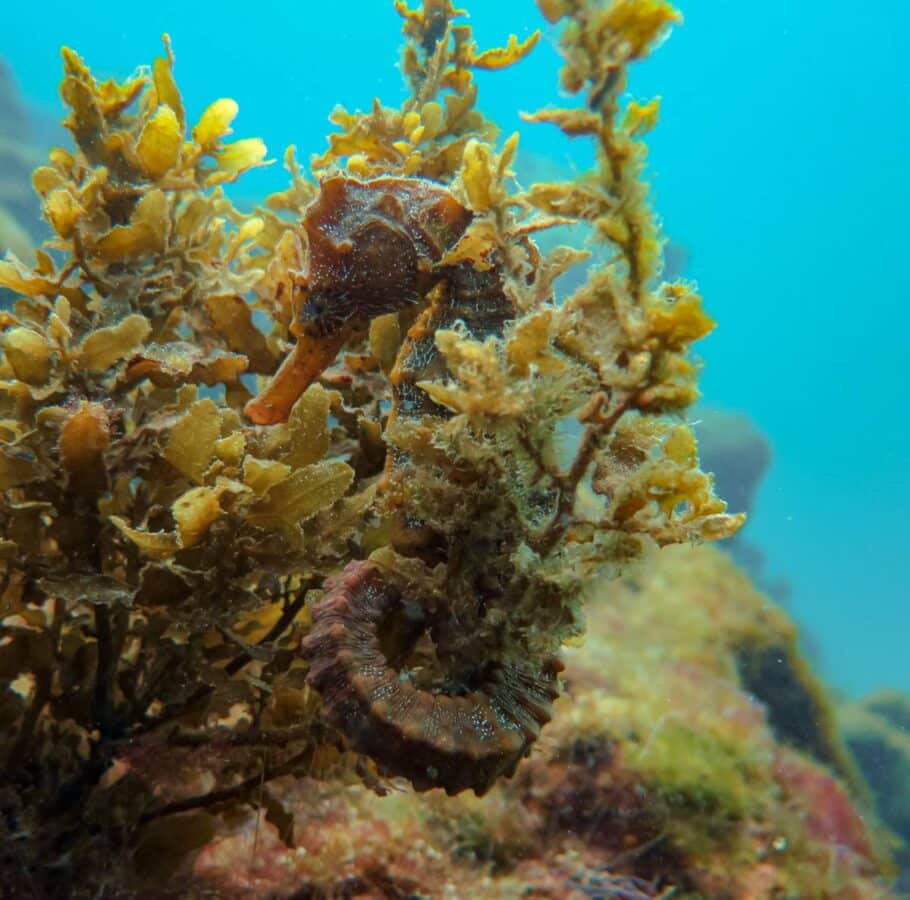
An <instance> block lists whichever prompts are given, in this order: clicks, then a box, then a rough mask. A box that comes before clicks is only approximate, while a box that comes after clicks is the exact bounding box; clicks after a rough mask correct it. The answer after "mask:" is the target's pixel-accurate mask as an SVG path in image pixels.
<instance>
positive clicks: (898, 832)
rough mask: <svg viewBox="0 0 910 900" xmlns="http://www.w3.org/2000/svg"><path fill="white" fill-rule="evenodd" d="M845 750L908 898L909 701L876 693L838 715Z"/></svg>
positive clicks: (892, 693)
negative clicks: (885, 831) (867, 792)
mask: <svg viewBox="0 0 910 900" xmlns="http://www.w3.org/2000/svg"><path fill="white" fill-rule="evenodd" d="M839 717H840V723H841V728H842V730H843V733H844V737H845V739H846V741H847V745H848V747H849V748H850V750H851V752H852V753H853V755H854V757H855V758H856V761H857V764H858V765H859V767H860V769H861V770H862V773H863V776H864V777H865V779H866V781H867V782H868V784H869V787H870V789H871V791H872V794H873V797H874V800H875V806H876V809H877V810H878V813H879V815H880V816H881V819H882V822H883V823H884V824H885V825H887V826H888V828H890V829H891V831H892V832H893V835H894V838H895V843H894V856H895V860H896V862H897V865H898V868H899V873H898V879H897V883H898V889H899V890H901V891H902V894H901V896H910V697H908V696H907V695H906V694H902V693H900V692H898V691H880V692H878V693H875V694H871V695H870V696H868V697H864V698H863V699H862V700H859V701H854V702H851V703H845V704H843V705H842V707H841V708H840V710H839Z"/></svg>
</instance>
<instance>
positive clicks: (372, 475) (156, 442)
mask: <svg viewBox="0 0 910 900" xmlns="http://www.w3.org/2000/svg"><path fill="white" fill-rule="evenodd" d="M541 7H542V9H543V10H544V12H545V14H546V15H547V16H548V18H550V19H551V20H552V21H557V20H561V19H564V18H565V19H568V20H569V21H568V23H567V25H566V27H565V28H564V29H563V32H562V35H563V37H562V41H563V49H564V53H565V56H566V59H567V64H566V68H565V70H564V76H563V81H564V84H565V86H566V87H567V88H568V89H569V90H570V91H573V92H578V91H584V93H585V104H584V106H583V107H579V108H573V109H559V110H545V111H543V112H540V113H537V114H535V115H534V116H532V117H530V118H531V119H532V120H533V121H542V122H552V123H555V124H557V125H558V126H559V127H560V128H562V129H563V130H564V131H565V132H566V133H567V134H568V135H569V136H571V137H576V136H580V135H584V136H588V137H590V138H591V139H593V140H594V143H595V146H596V148H597V165H596V168H595V169H594V170H593V171H592V172H591V173H589V174H588V175H585V176H583V177H582V178H581V179H579V180H578V181H567V182H551V183H546V184H535V185H532V186H530V187H529V188H528V190H526V191H523V190H520V189H518V187H517V186H516V185H515V184H514V181H513V179H512V174H511V166H512V163H513V160H514V157H515V154H516V152H517V146H518V138H517V136H511V137H509V138H507V139H506V140H505V141H504V142H503V143H502V145H501V146H500V147H497V146H495V145H494V143H493V140H494V138H495V128H494V126H493V125H492V124H491V123H489V122H488V121H487V120H486V119H485V118H484V117H483V116H482V114H481V113H480V112H479V111H478V110H477V108H476V100H477V87H476V83H475V81H474V79H473V71H474V70H476V69H497V68H502V67H504V66H507V65H511V64H513V63H517V62H519V61H520V60H521V59H522V58H523V57H524V56H525V55H526V54H527V53H528V52H531V50H532V48H533V45H534V43H535V41H536V40H537V38H536V36H532V37H531V38H530V39H529V40H527V41H525V42H523V43H522V42H518V40H517V39H515V38H514V37H513V38H511V39H510V40H509V41H508V43H507V46H506V47H505V48H500V49H493V50H485V51H481V50H479V49H478V48H477V47H476V45H475V43H474V41H473V39H472V37H471V31H470V28H469V27H468V26H467V25H465V24H460V23H459V13H458V11H457V10H455V9H454V8H453V7H452V6H451V4H450V2H448V0H425V2H424V4H423V6H422V8H421V9H418V10H412V9H409V8H407V7H406V6H405V5H404V4H403V3H400V2H399V3H396V8H397V10H398V12H399V13H400V14H401V16H402V18H403V21H404V34H405V39H406V40H405V53H404V60H403V70H404V73H405V75H406V77H407V79H408V81H409V84H410V87H411V94H410V96H409V98H408V99H407V100H406V101H405V103H404V104H403V106H402V107H401V108H400V109H389V108H386V107H383V106H381V104H379V103H378V101H377V103H376V104H375V105H374V107H373V108H372V110H371V111H370V112H369V113H349V112H347V111H344V110H338V111H336V113H335V114H334V115H333V120H334V121H335V123H336V124H337V125H338V126H339V130H338V131H336V132H335V133H334V134H332V135H331V136H330V139H329V149H328V151H327V152H326V153H325V154H323V155H322V156H321V157H316V158H314V160H313V162H312V170H313V173H314V175H315V176H316V181H315V182H311V181H309V180H307V178H306V177H304V175H303V173H302V172H301V170H300V167H299V165H298V164H297V162H296V160H295V158H294V154H293V151H291V150H289V151H288V153H287V154H286V155H285V164H286V166H287V168H288V170H289V172H290V175H291V182H290V185H289V187H288V188H287V189H286V190H285V191H282V192H280V193H277V194H274V195H272V196H270V197H269V198H267V200H266V202H265V204H264V205H263V206H262V207H261V208H259V209H257V210H255V211H254V212H253V213H251V214H247V213H243V212H241V211H239V210H238V209H236V208H235V207H234V205H233V204H232V203H231V202H230V200H229V199H228V197H227V195H226V194H225V190H224V188H225V185H228V184H230V183H231V182H233V181H235V180H236V179H237V178H239V177H240V176H241V175H242V174H243V173H244V172H246V171H248V170H249V169H251V168H254V167H257V166H260V165H265V164H267V163H268V160H267V159H266V157H267V151H266V148H265V145H264V144H263V142H262V141H261V140H259V139H258V138H245V139H240V140H228V138H229V136H230V135H231V133H232V131H231V124H232V122H233V120H234V118H235V116H236V115H237V112H238V110H237V105H236V104H235V103H234V102H233V101H231V100H229V99H224V98H222V99H217V100H215V101H214V102H213V103H212V104H211V105H210V106H209V107H208V108H207V109H206V110H205V111H204V112H203V113H202V115H201V116H200V117H199V118H198V120H197V121H196V122H195V124H191V123H190V121H189V119H188V115H187V110H186V108H185V106H184V103H183V100H182V97H181V94H180V92H179V89H178V87H177V84H176V81H175V78H174V56H173V53H172V50H171V46H170V42H169V40H168V39H167V37H165V39H164V48H165V49H164V54H163V55H162V56H161V57H159V58H158V59H156V60H155V61H154V63H153V65H152V66H151V68H150V69H149V70H148V72H145V71H142V70H140V72H139V74H137V75H135V76H133V77H131V78H129V79H127V80H126V81H123V82H117V81H115V80H110V81H105V82H99V81H97V80H96V79H95V78H94V76H93V75H92V73H91V71H90V69H89V68H88V66H87V65H86V64H85V62H84V61H83V60H82V59H81V58H80V57H79V56H78V55H77V54H76V53H75V52H74V51H72V50H70V49H66V48H65V49H64V50H63V62H64V79H63V83H62V86H61V94H62V97H63V99H64V101H65V103H66V104H67V105H68V107H69V110H70V112H69V116H68V118H67V120H66V123H65V124H66V127H67V128H68V129H69V131H70V132H71V134H72V137H73V142H74V148H73V149H72V150H67V149H63V148H56V149H54V150H53V151H51V154H50V158H49V161H48V164H47V165H45V166H42V167H39V168H38V169H36V170H35V172H34V175H33V183H34V186H35V188H36V190H37V192H38V194H39V195H40V197H41V201H42V205H43V211H44V216H45V218H46V220H47V222H48V223H49V225H50V227H51V228H52V230H53V233H54V236H53V237H52V238H51V239H50V240H49V241H48V243H47V244H46V246H45V247H44V248H43V249H40V250H38V251H37V253H36V262H35V265H34V267H31V268H30V267H28V266H27V265H26V264H25V262H24V261H22V260H20V259H19V258H17V257H16V256H15V255H12V254H10V255H8V256H7V258H6V259H5V260H4V261H3V262H0V287H4V288H6V289H8V290H10V291H12V292H13V293H14V294H15V295H16V298H17V299H16V300H15V302H14V304H13V306H12V308H11V310H10V311H9V312H5V313H3V314H2V322H0V324H2V328H3V334H2V351H3V355H2V359H0V378H2V381H0V410H2V416H0V430H2V438H3V443H2V447H0V489H2V491H3V495H2V499H0V523H2V539H0V556H2V601H0V602H2V619H0V629H2V643H0V678H2V681H3V687H4V690H3V692H2V695H0V717H2V719H3V722H4V725H5V727H4V730H3V734H2V738H0V756H2V764H3V767H4V776H3V781H2V783H0V829H2V838H3V841H2V850H0V860H2V869H3V874H4V876H5V877H7V879H8V881H9V883H11V884H12V885H14V886H16V888H17V889H19V890H20V892H22V891H26V892H27V891H29V890H33V889H37V888H35V887H34V886H35V885H36V884H40V885H41V887H40V890H41V891H42V892H44V893H48V894H49V895H53V894H55V893H57V894H60V893H61V892H65V891H66V890H67V889H68V885H69V878H70V876H71V873H72V872H73V871H79V872H91V873H92V875H91V878H88V879H86V881H85V883H84V885H80V886H79V887H78V888H77V891H79V890H83V889H84V891H85V892H86V893H90V892H91V891H92V890H93V886H97V885H98V884H101V883H104V882H105V881H107V882H113V883H118V882H121V883H129V882H130V880H131V879H133V878H135V877H138V875H137V872H136V869H135V866H136V865H139V868H140V869H141V870H142V872H143V873H144V876H145V877H152V875H151V869H154V868H155V867H154V866H152V867H151V868H144V869H143V868H142V865H146V864H147V863H143V864H142V865H140V861H141V860H143V859H144V860H146V861H148V859H149V858H150V857H154V855H155V852H156V851H154V850H153V849H150V848H155V847H160V846H161V845H162V842H164V844H166V846H167V847H168V851H167V852H166V853H164V852H162V856H163V857H164V858H163V860H162V861H161V863H160V864H161V865H162V866H166V867H167V873H168V874H172V873H173V872H174V871H176V870H177V868H178V867H179V865H180V862H181V860H182V858H183V856H184V855H185V854H187V853H189V852H190V851H191V850H192V849H193V848H194V847H198V846H200V845H202V844H204V843H206V842H207V841H209V840H210V838H211V835H212V833H213V829H215V828H216V825H217V823H219V822H223V820H224V819H223V817H224V816H228V815H229V813H225V812H224V811H225V810H227V811H230V810H231V809H235V810H236V809H244V808H248V805H249V804H254V805H263V806H265V807H267V810H268V816H269V821H272V822H274V821H279V822H282V821H286V820H287V815H285V813H284V812H283V811H282V810H283V806H282V803H281V801H280V800H279V799H277V798H276V797H275V796H274V795H270V794H268V793H267V786H268V785H270V784H271V783H272V782H275V781H276V780H278V779H280V778H286V777H298V778H300V777H303V776H304V775H306V776H308V777H315V778H322V779H325V780H327V781H331V780H342V781H343V780H345V779H350V780H360V781H362V782H364V783H366V784H368V785H370V786H371V787H372V788H374V789H375V790H376V791H378V792H380V793H382V792H387V790H388V785H389V784H390V781H391V780H392V779H394V778H396V777H405V778H407V779H409V780H410V781H411V783H412V784H413V785H414V786H415V787H417V788H418V789H422V790H423V789H429V788H431V787H443V788H446V789H447V790H448V791H449V792H452V793H455V792H458V791H462V790H466V789H469V788H471V789H473V790H474V791H475V792H477V793H483V792H484V791H486V790H488V789H489V788H490V787H491V785H493V784H494V783H495V782H496V781H497V780H498V779H499V778H500V777H501V776H507V775H510V774H512V773H514V772H515V771H516V769H520V765H521V762H522V760H523V759H524V757H525V756H526V755H527V754H528V752H529V750H530V748H531V745H532V744H533V743H534V741H535V740H536V738H537V736H538V734H539V733H540V729H541V727H542V726H543V725H544V724H545V723H546V722H547V721H548V720H549V719H550V718H551V717H552V715H553V712H552V710H551V708H550V707H551V704H552V702H553V700H554V698H555V697H556V695H557V694H558V693H559V691H560V682H559V672H560V670H561V667H562V664H561V662H560V660H559V653H560V648H561V647H562V646H563V645H564V644H565V643H566V642H567V641H569V640H571V639H573V638H575V637H577V636H579V635H580V634H581V633H582V631H583V620H582V607H583V588H584V587H585V585H586V584H588V583H589V582H590V581H591V580H592V579H595V578H601V577H609V576H613V575H615V574H617V573H618V572H619V571H621V570H622V569H623V568H624V567H625V566H626V565H627V564H629V563H630V562H631V561H633V560H635V559H638V558H639V557H642V556H643V555H646V553H647V551H649V549H651V548H653V547H655V546H662V545H665V544H672V543H680V542H690V541H697V540H713V539H716V538H722V537H725V536H728V535H731V534H732V533H734V532H735V531H736V529H737V528H738V527H739V525H740V524H741V522H742V516H741V515H739V516H737V515H728V514H727V513H726V511H725V506H724V504H723V502H722V501H720V500H719V499H717V498H716V497H715V495H714V493H713V488H712V480H711V478H710V476H709V475H707V474H705V473H703V472H702V471H701V470H700V469H699V468H698V461H697V452H696V445H695V439H694V437H693V435H692V433H691V431H690V430H689V428H688V426H687V425H686V424H685V423H684V422H683V421H682V419H681V416H682V415H683V414H684V413H685V411H686V409H687V408H688V407H689V405H690V404H691V403H692V402H693V401H694V400H695V398H696V396H697V389H696V384H695V382H696V375H697V364H696V363H695V362H694V361H693V360H692V359H691V357H690V354H689V351H690V346H691V344H692V343H693V342H694V341H696V340H698V339H699V338H701V337H703V336H704V335H706V334H707V333H708V332H709V331H710V330H711V328H712V327H713V323H712V321H711V320H710V319H709V318H708V316H707V315H706V314H705V313H704V311H703V310H702V306H701V300H700V298H699V297H698V296H697V295H696V294H695V293H694V291H693V289H692V288H691V287H690V286H689V285H687V284H684V283H673V284H661V283H660V280H659V274H660V273H659V258H660V252H659V251H660V236H659V231H658V227H657V222H656V219H655V216H654V214H653V213H652V211H651V210H650V208H649V206H648V202H647V186H646V182H645V180H644V162H645V150H644V144H643V142H642V138H643V136H644V135H645V134H646V132H647V131H648V129H649V128H650V127H652V126H653V124H654V122H655V120H656V113H657V107H656V104H655V103H653V102H652V103H649V104H644V105H643V104H639V103H636V102H631V103H629V104H627V105H625V106H623V105H622V103H621V96H622V94H623V91H624V89H625V79H626V75H627V72H628V69H629V66H630V65H631V63H633V62H635V61H636V60H638V59H640V58H642V57H644V56H646V55H647V52H648V50H649V49H650V47H651V46H652V45H654V44H655V43H656V42H657V41H658V40H659V39H660V37H661V36H662V34H663V32H664V30H665V28H666V27H668V26H669V25H670V24H672V22H673V21H675V19H676V18H677V16H676V13H675V12H674V11H673V9H672V8H671V7H670V6H669V5H667V4H666V3H663V2H654V0H647V2H641V3H630V2H627V0H618V2H611V3H605V4H595V5H582V4H580V3H574V2H565V3H553V2H543V3H542V4H541ZM567 221H585V222H589V223H591V225H592V226H593V230H594V232H595V234H596V237H597V240H599V241H601V242H602V243H604V244H605V245H606V246H607V247H608V248H610V250H611V251H612V257H611V258H610V261H609V262H607V263H606V264H605V265H603V266H599V267H595V268H593V269H592V270H591V272H590V275H589V277H588V279H587V281H586V282H585V283H584V284H583V285H582V286H581V287H579V288H578V289H577V290H575V291H574V292H572V293H571V294H570V295H569V296H567V297H561V296H557V295H556V293H555V292H554V289H553V284H554V280H555V279H556V278H557V276H558V275H559V274H560V273H562V272H564V271H565V270H566V269H567V268H569V267H570V266H571V265H573V264H575V263H577V262H580V261H581V260H583V259H584V258H585V257H586V254H585V252H584V251H583V250H579V249H576V248H569V247H558V248H556V249H554V250H551V251H550V252H549V253H548V254H547V255H546V256H542V255H541V254H540V252H539V250H538V249H537V247H536V245H535V243H534V241H533V236H534V235H535V234H537V233H539V232H541V231H545V230H547V229H550V228H552V227H554V226H556V225H560V224H564V223H566V222H567ZM335 226H337V228H336V230H338V229H341V230H343V231H345V234H344V237H343V239H342V240H340V241H338V240H336V238H337V234H336V235H334V236H333V235H332V234H331V233H330V232H331V231H332V227H335ZM333 241H334V243H333ZM320 242H323V243H320ZM390 258H391V262H390ZM339 260H340V262H339ZM346 266H347V268H346ZM288 354H290V356H289V357H288V358H289V359H290V362H283V361H284V360H285V358H286V357H287V356H288ZM257 378H258V379H259V380H258V381H257ZM254 388H255V389H256V390H257V391H258V392H259V393H258V396H257V397H254V396H253V389H254ZM276 395H277V396H278V398H279V400H280V402H278V403H275V402H273V401H274V399H275V397H276ZM263 409H268V410H270V411H269V413H268V415H260V414H259V413H260V412H261V411H262V410H263ZM566 435H569V438H568V440H567V438H566ZM567 444H568V446H567ZM339 585H341V586H343V587H341V588H339V587H338V586H339ZM344 586H346V587H344ZM364 592H365V593H364ZM371 679H372V680H371ZM393 681H397V683H399V684H404V683H407V685H408V687H409V690H400V691H397V692H393V695H388V694H387V689H388V687H389V686H390V685H392V682H393ZM389 696H393V699H394V702H387V703H386V704H385V707H383V706H382V704H383V702H384V699H383V698H384V697H385V698H386V700H388V699H389ZM354 707H357V709H358V710H359V712H358V715H359V718H358V717H357V716H352V715H349V713H350V711H351V710H352V709H353V708H354ZM355 724H356V726H357V727H354V725H355ZM491 737H495V738H496V740H500V739H501V748H500V749H501V752H498V753H494V754H492V755H491V754H489V753H488V752H487V751H486V747H485V742H487V741H488V740H490V739H491ZM390 747H391V748H393V749H396V750H397V751H405V752H404V753H403V752H389V748H390ZM478 747H480V748H481V749H482V752H480V751H478V750H477V748H478ZM453 748H454V751H453ZM466 748H467V749H466ZM410 751H414V752H413V753H412V752H410ZM475 751H476V752H475ZM441 763H444V764H441ZM267 797H270V798H271V799H270V800H268V801H267V800H266V798H267ZM180 814H190V815H188V816H186V815H185V816H183V817H182V818H180V819H179V821H180V823H181V828H180V829H178V830H177V831H175V832H173V833H170V832H169V831H168V830H167V828H163V827H162V824H161V823H162V820H165V819H167V820H171V819H173V817H175V816H178V815H180ZM175 821H177V820H175ZM282 833H284V834H285V835H286V836H287V828H284V830H283V832H282ZM142 848H145V849H144V850H142ZM140 851H142V852H140ZM137 854H138V856H137ZM155 871H160V870H159V869H155Z"/></svg>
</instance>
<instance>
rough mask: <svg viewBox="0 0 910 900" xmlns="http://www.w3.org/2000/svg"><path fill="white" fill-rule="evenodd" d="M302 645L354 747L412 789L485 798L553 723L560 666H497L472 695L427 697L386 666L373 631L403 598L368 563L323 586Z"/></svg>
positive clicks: (312, 678)
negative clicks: (469, 791)
mask: <svg viewBox="0 0 910 900" xmlns="http://www.w3.org/2000/svg"><path fill="white" fill-rule="evenodd" d="M326 586H327V588H328V590H327V593H326V595H325V596H324V597H323V598H322V599H321V600H320V601H319V602H318V603H317V604H316V606H315V608H314V609H313V628H312V631H311V632H310V634H309V635H308V636H307V637H306V639H305V640H304V642H303V645H302V650H303V655H304V657H305V658H306V659H307V661H308V662H309V663H310V673H309V676H308V681H309V683H310V684H311V685H312V686H313V687H314V688H316V690H318V691H319V692H320V693H321V694H322V697H323V700H324V702H325V704H326V716H327V717H328V719H329V720H330V721H331V722H332V723H333V724H334V725H335V727H337V728H338V729H339V731H341V732H342V733H343V734H344V735H345V736H346V737H347V739H348V741H349V742H350V744H351V746H352V747H353V748H354V749H355V750H357V751H358V752H360V753H365V754H367V755H368V756H370V757H371V758H372V759H374V760H375V761H376V762H377V763H379V764H380V765H381V766H382V767H383V768H385V769H387V770H388V771H390V772H392V773H394V774H396V775H403V776H404V777H406V778H408V779H409V780H410V781H411V782H412V784H413V785H414V787H415V788H417V790H427V789H429V788H434V787H442V788H444V789H445V791H446V793H448V794H456V793H458V792H460V791H463V790H466V789H468V788H471V789H473V790H474V791H475V793H477V794H478V795H479V794H483V793H485V792H486V791H487V790H488V789H489V788H490V787H491V786H492V785H493V783H494V782H495V781H496V780H497V779H498V778H499V777H500V776H501V775H507V776H508V775H511V774H512V773H513V772H514V771H515V768H516V766H517V765H518V763H519V761H520V760H521V759H522V757H523V756H525V754H526V753H527V751H528V749H529V747H530V746H531V744H533V743H534V741H535V740H537V738H538V736H539V735H540V729H541V727H542V726H543V725H545V724H546V723H547V722H548V721H549V720H550V717H551V708H552V704H553V701H554V700H555V699H556V697H557V695H558V690H557V687H556V676H557V674H558V673H559V671H560V670H561V668H562V664H561V663H560V662H559V660H558V659H557V658H556V657H550V658H548V659H545V660H543V661H542V662H541V664H540V665H539V667H537V668H535V667H533V666H531V665H529V664H527V663H504V664H500V665H499V666H496V667H494V668H493V669H492V670H491V672H490V674H489V675H488V676H487V678H486V680H485V681H484V682H483V683H481V684H480V685H479V686H478V687H477V688H476V689H475V690H473V691H470V692H466V693H463V694H458V693H455V692H450V693H446V692H444V691H440V692H439V693H432V692H430V691H428V690H425V689H420V688H417V687H415V686H414V685H412V684H410V683H409V682H408V680H407V679H406V678H405V677H403V675H402V674H401V673H399V672H397V671H396V670H395V669H393V668H392V667H391V665H390V664H389V662H388V660H387V659H386V657H385V654H384V652H383V649H382V647H381V644H380V640H379V635H378V629H379V628H380V625H381V623H382V621H383V619H384V617H385V616H386V615H387V613H388V612H389V611H390V610H391V609H393V608H395V607H396V606H398V605H399V604H400V602H401V599H402V598H401V596H400V593H399V592H398V591H396V590H395V589H394V588H393V587H391V586H390V585H389V584H387V583H386V581H385V579H384V578H383V574H382V571H381V570H380V569H379V568H378V567H377V566H375V565H374V564H372V563H369V562H353V563H349V564H348V566H346V568H345V569H344V571H343V572H342V573H341V575H340V576H339V577H338V578H337V579H334V580H332V581H330V582H328V583H327V585H326Z"/></svg>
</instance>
